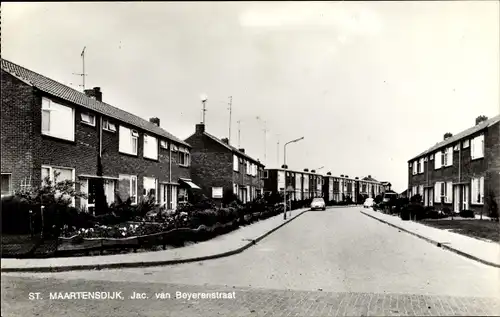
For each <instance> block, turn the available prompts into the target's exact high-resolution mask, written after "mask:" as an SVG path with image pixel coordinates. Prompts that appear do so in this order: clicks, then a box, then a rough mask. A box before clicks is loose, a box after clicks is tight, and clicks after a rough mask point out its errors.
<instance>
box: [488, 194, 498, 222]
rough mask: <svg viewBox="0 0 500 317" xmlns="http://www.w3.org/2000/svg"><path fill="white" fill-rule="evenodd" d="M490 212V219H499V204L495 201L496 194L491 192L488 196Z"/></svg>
mask: <svg viewBox="0 0 500 317" xmlns="http://www.w3.org/2000/svg"><path fill="white" fill-rule="evenodd" d="M488 212H489V215H488V216H489V217H490V218H493V219H498V203H497V201H496V199H495V193H493V191H490V192H489V194H488Z"/></svg>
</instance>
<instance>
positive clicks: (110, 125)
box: [102, 120, 116, 132]
mask: <svg viewBox="0 0 500 317" xmlns="http://www.w3.org/2000/svg"><path fill="white" fill-rule="evenodd" d="M102 128H103V129H104V130H106V131H110V132H116V125H115V124H114V123H111V122H109V120H103V121H102Z"/></svg>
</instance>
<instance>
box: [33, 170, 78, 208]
mask: <svg viewBox="0 0 500 317" xmlns="http://www.w3.org/2000/svg"><path fill="white" fill-rule="evenodd" d="M44 168H48V169H49V179H50V181H51V182H52V184H53V185H54V183H55V177H54V169H65V170H71V182H72V183H73V188H74V189H75V183H76V171H75V168H72V167H67V166H59V165H46V164H42V165H41V168H40V172H41V170H42V169H44ZM41 183H42V186H44V181H43V179H41ZM75 203H76V200H75V197H73V198H72V199H71V207H75Z"/></svg>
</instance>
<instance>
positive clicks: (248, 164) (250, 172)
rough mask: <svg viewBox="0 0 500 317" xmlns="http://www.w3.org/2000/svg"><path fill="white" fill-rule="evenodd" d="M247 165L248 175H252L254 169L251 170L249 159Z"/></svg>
mask: <svg viewBox="0 0 500 317" xmlns="http://www.w3.org/2000/svg"><path fill="white" fill-rule="evenodd" d="M245 166H246V174H247V175H251V174H252V171H251V170H250V168H251V166H250V162H249V161H245Z"/></svg>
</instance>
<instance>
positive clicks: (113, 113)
mask: <svg viewBox="0 0 500 317" xmlns="http://www.w3.org/2000/svg"><path fill="white" fill-rule="evenodd" d="M2 70H4V71H5V72H7V73H9V74H11V75H13V76H15V77H17V78H19V79H20V80H22V81H24V82H26V83H27V84H29V85H31V86H33V87H36V88H37V89H39V90H41V91H43V92H45V93H48V94H50V95H53V96H56V97H59V98H61V99H64V100H66V101H69V102H72V103H74V104H77V105H79V106H82V107H84V108H87V109H90V110H93V111H96V112H98V113H101V114H104V115H106V116H108V117H110V118H113V119H116V120H119V121H123V122H125V123H128V124H130V125H133V126H135V127H138V128H140V129H143V130H145V131H147V132H150V133H153V134H156V135H158V136H162V137H165V138H167V139H169V140H171V141H174V142H177V143H180V144H182V145H185V146H189V147H190V145H189V144H187V143H186V142H184V141H183V140H181V139H179V138H177V137H175V136H174V135H172V134H171V133H169V132H167V131H165V130H164V129H162V128H160V127H158V126H157V125H155V124H154V123H151V122H149V121H148V120H145V119H142V118H140V117H138V116H136V115H133V114H131V113H129V112H126V111H124V110H121V109H119V108H116V107H114V106H111V105H109V104H107V103H104V102H101V101H97V100H95V99H92V98H89V97H88V96H87V95H86V94H84V93H82V92H80V91H78V90H75V89H73V88H71V87H68V86H66V85H63V84H61V83H59V82H57V81H55V80H52V79H50V78H47V77H45V76H43V75H40V74H38V73H36V72H34V71H31V70H29V69H27V68H24V67H22V66H19V65H17V64H15V63H12V62H10V61H8V60H5V59H2Z"/></svg>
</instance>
